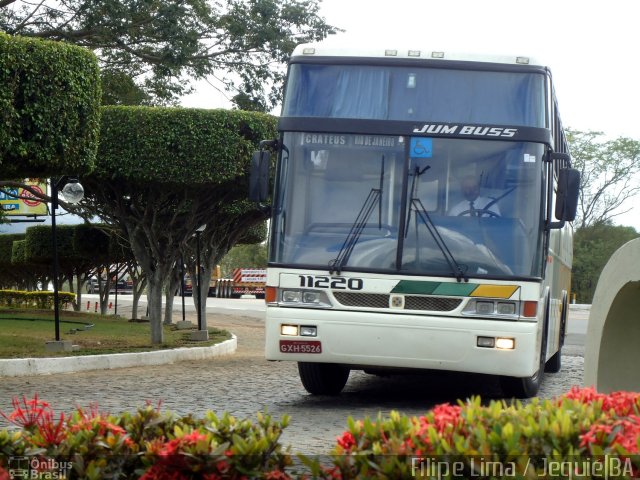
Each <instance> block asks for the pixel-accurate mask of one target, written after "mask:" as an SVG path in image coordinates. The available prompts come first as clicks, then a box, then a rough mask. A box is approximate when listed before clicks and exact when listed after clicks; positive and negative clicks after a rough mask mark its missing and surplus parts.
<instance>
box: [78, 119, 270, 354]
mask: <svg viewBox="0 0 640 480" xmlns="http://www.w3.org/2000/svg"><path fill="white" fill-rule="evenodd" d="M275 134H276V129H275V119H274V118H273V117H270V116H268V115H265V114H261V113H256V112H241V111H227V110H196V109H184V108H160V107H155V108H154V107H104V108H103V110H102V123H101V132H100V147H99V151H98V155H97V160H96V169H95V170H94V171H93V172H92V173H91V174H90V175H86V176H84V177H83V180H82V182H83V185H84V187H85V200H84V201H83V203H82V204H81V205H82V206H83V208H84V209H85V212H87V213H90V214H93V215H98V216H99V217H100V218H102V219H104V220H105V221H106V222H107V223H109V224H112V225H116V226H118V227H119V228H120V229H121V230H122V231H123V232H125V234H126V236H127V238H128V240H129V242H130V244H131V248H132V250H133V252H134V255H135V257H136V259H137V261H138V264H139V265H140V268H141V269H142V270H143V272H144V273H145V275H146V278H147V282H148V289H147V299H148V302H149V317H150V322H151V342H152V343H154V344H158V343H162V341H163V333H162V301H161V300H162V292H163V289H164V287H165V285H166V282H167V281H168V279H169V276H170V274H171V272H172V271H173V269H174V266H175V264H176V262H177V261H178V260H179V258H180V254H181V252H182V251H183V250H184V247H185V245H186V244H187V243H188V242H190V241H191V239H192V237H193V234H194V232H195V231H196V229H197V228H198V227H199V226H201V225H203V224H206V225H207V230H206V231H207V232H208V234H210V235H211V236H212V237H216V238H217V240H216V242H217V245H218V248H220V249H223V253H222V254H221V255H224V253H226V252H227V251H228V249H229V248H231V246H232V245H233V244H234V243H235V242H236V241H237V240H238V239H239V238H240V237H241V236H242V234H243V233H244V232H246V231H247V230H248V229H249V228H250V227H252V226H253V225H255V224H256V223H260V222H264V220H265V216H266V214H265V212H263V211H261V210H259V209H257V208H256V207H255V206H254V205H252V204H251V203H249V202H247V201H246V200H244V198H246V196H247V192H248V179H247V176H246V174H247V171H248V169H249V165H250V161H251V154H252V153H253V151H254V150H255V149H256V148H257V145H258V142H259V141H260V140H263V139H267V138H273V137H274V136H275ZM203 280H204V279H203ZM206 282H207V283H206V285H208V279H207V280H206ZM203 283H204V281H203Z"/></svg>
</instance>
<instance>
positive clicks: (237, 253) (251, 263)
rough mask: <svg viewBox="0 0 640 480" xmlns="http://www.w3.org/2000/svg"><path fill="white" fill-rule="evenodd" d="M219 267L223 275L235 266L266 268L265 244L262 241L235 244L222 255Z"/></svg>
mask: <svg viewBox="0 0 640 480" xmlns="http://www.w3.org/2000/svg"><path fill="white" fill-rule="evenodd" d="M220 267H221V268H222V272H223V273H222V274H223V275H224V276H229V275H230V274H231V272H233V270H234V269H236V268H243V267H244V268H267V246H266V245H265V244H264V243H260V244H257V245H236V246H235V247H233V248H232V249H231V250H229V253H227V254H226V255H225V256H224V258H223V259H222V262H220Z"/></svg>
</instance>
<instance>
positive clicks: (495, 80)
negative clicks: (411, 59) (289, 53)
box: [282, 64, 545, 128]
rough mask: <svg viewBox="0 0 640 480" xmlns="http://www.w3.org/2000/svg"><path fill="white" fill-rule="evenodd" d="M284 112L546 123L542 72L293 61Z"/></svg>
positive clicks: (503, 123) (481, 122) (364, 117)
mask: <svg viewBox="0 0 640 480" xmlns="http://www.w3.org/2000/svg"><path fill="white" fill-rule="evenodd" d="M287 84H288V88H287V92H286V95H285V99H286V100H285V104H284V108H283V111H282V115H283V116H285V117H328V118H355V119H374V120H404V121H411V120H428V121H430V122H439V123H445V122H456V123H463V122H467V123H476V124H492V125H513V126H528V127H540V128H544V127H545V114H544V112H545V77H544V75H543V74H542V73H532V72H505V71H482V70H474V71H469V70H455V69H445V68H424V67H420V68H418V67H415V68H413V67H399V66H375V67H374V66H366V65H313V64H293V65H291V66H290V70H289V79H288V82H287Z"/></svg>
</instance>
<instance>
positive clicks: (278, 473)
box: [264, 470, 291, 480]
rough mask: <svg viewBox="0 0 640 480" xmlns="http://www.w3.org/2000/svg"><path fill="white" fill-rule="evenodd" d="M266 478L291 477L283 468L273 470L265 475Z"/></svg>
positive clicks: (288, 479) (284, 478)
mask: <svg viewBox="0 0 640 480" xmlns="http://www.w3.org/2000/svg"><path fill="white" fill-rule="evenodd" d="M264 478H265V479H266V480H290V479H291V477H290V476H289V475H287V474H286V473H285V472H283V471H282V470H271V471H270V472H267V473H266V474H265V476H264Z"/></svg>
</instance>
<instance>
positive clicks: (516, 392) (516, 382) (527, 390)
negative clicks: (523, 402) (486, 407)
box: [500, 365, 544, 398]
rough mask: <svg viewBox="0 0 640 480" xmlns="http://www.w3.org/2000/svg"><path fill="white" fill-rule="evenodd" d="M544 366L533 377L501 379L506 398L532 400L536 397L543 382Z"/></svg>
mask: <svg viewBox="0 0 640 480" xmlns="http://www.w3.org/2000/svg"><path fill="white" fill-rule="evenodd" d="M542 372H544V365H540V368H539V369H538V371H537V372H536V373H535V375H533V376H532V377H526V378H518V377H500V386H501V387H502V394H503V395H504V396H505V397H515V398H530V397H535V396H536V394H537V393H538V389H539V388H540V382H541V381H542Z"/></svg>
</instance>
